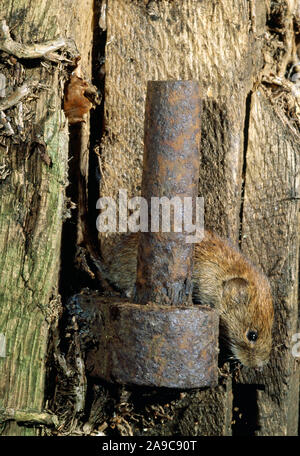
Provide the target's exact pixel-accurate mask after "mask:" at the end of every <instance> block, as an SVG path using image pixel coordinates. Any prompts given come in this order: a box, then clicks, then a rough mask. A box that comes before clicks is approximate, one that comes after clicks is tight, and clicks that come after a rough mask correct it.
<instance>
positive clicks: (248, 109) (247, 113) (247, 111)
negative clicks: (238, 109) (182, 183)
mask: <svg viewBox="0 0 300 456" xmlns="http://www.w3.org/2000/svg"><path fill="white" fill-rule="evenodd" d="M251 97H252V91H250V92H249V93H248V95H247V98H246V106H245V122H244V146H243V164H242V186H241V207H240V217H239V220H240V229H239V245H241V242H242V232H243V215H244V197H245V188H246V182H245V179H246V172H247V150H248V134H249V121H250V112H251Z"/></svg>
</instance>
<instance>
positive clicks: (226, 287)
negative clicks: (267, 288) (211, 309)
mask: <svg viewBox="0 0 300 456" xmlns="http://www.w3.org/2000/svg"><path fill="white" fill-rule="evenodd" d="M248 292H249V283H248V281H247V280H245V279H242V278H241V277H235V278H234V279H230V280H226V281H225V282H223V299H224V298H225V299H226V300H230V301H236V302H238V303H241V302H244V303H246V302H247V301H248V299H249V293H248Z"/></svg>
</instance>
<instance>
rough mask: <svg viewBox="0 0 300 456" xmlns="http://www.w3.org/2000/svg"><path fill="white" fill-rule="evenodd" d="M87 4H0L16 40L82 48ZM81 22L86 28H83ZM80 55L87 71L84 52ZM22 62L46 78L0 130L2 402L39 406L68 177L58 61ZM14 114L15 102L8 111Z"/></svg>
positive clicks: (11, 428)
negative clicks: (19, 127) (8, 131)
mask: <svg viewBox="0 0 300 456" xmlns="http://www.w3.org/2000/svg"><path fill="white" fill-rule="evenodd" d="M92 4H93V2H92V1H88V2H86V1H82V2H80V4H77V6H76V7H75V5H74V4H73V2H71V1H67V2H65V3H64V9H63V10H62V8H61V3H60V2H58V1H56V0H53V1H50V2H49V1H46V0H42V1H41V2H39V3H36V2H27V1H26V0H18V1H17V2H16V1H11V0H5V1H2V2H1V5H0V17H2V18H5V19H6V22H7V24H8V25H9V27H10V28H13V32H14V39H15V40H16V41H19V42H23V43H30V42H33V41H36V42H41V41H44V40H49V39H53V38H57V37H59V36H64V37H68V38H69V37H73V38H75V40H76V41H79V48H81V49H84V48H85V49H86V48H87V47H88V46H90V44H91V37H92V15H91V14H90V12H91V11H92ZM83 25H84V31H80V30H82V29H81V27H83ZM79 32H80V33H79ZM79 37H80V38H81V40H79V39H78V38H79ZM77 39H78V40H77ZM82 60H83V65H85V66H86V67H87V71H90V56H89V55H88V53H87V52H85V53H84V55H83V59H82ZM23 63H24V62H23ZM10 69H11V67H10V66H9V65H8V66H7V67H6V65H5V58H4V61H2V62H1V68H0V71H2V70H3V71H6V76H7V83H8V85H9V86H11V87H12V86H13V85H14V84H16V79H15V77H16V75H15V74H14V73H13V71H11V72H10ZM23 70H24V71H25V77H26V78H29V79H37V80H38V81H43V83H44V84H45V85H46V86H47V89H46V90H39V92H38V96H37V99H36V100H35V99H31V100H28V99H26V100H24V102H23V108H24V109H23V112H24V113H25V112H27V113H31V115H32V119H31V120H29V121H26V120H25V121H24V129H25V131H24V138H23V141H22V140H19V138H17V135H16V136H15V137H13V138H7V137H3V138H1V144H0V156H1V159H0V160H1V164H2V165H5V168H6V169H7V170H8V174H7V176H6V177H5V179H3V180H2V181H1V187H0V199H1V204H0V251H1V258H0V276H1V292H0V307H1V314H0V333H2V334H4V335H5V339H6V356H5V357H3V358H0V404H1V405H0V408H2V409H5V408H8V407H9V408H12V409H18V410H20V411H22V410H24V409H30V410H33V411H35V412H39V411H41V410H42V407H43V403H44V388H45V361H46V356H47V339H48V329H49V324H50V323H51V319H52V318H55V315H56V313H55V309H53V308H52V307H51V296H52V295H55V294H56V293H57V287H58V274H59V267H60V244H61V228H62V222H63V212H64V200H65V187H66V186H67V184H68V179H67V170H68V128H67V123H66V121H65V118H64V115H63V113H62V110H61V105H62V103H61V101H62V97H63V80H62V79H61V71H60V69H59V67H58V66H55V65H54V66H51V65H49V66H48V67H47V66H46V67H44V66H41V65H40V62H39V61H36V66H35V67H33V68H32V66H31V65H28V67H27V66H26V64H25V63H24V65H23ZM22 77H23V76H22ZM17 83H19V81H17ZM9 88H10V87H8V88H7V89H8V90H9ZM14 114H15V112H14V111H13V109H12V111H11V114H10V115H11V116H13V115H14ZM0 135H1V131H0ZM36 135H38V138H40V139H41V140H42V141H43V142H45V144H46V147H47V154H48V156H49V157H50V158H51V160H52V164H53V165H52V167H49V166H47V165H46V163H44V161H43V160H42V159H41V156H40V154H39V152H37V151H36V150H35V151H33V153H30V142H31V141H32V140H33V138H34V137H35V138H36V137H37V136H36ZM26 144H27V145H26ZM31 152H32V151H31ZM52 312H53V314H52ZM36 432H37V431H36V429H35V428H25V427H22V426H17V425H16V424H15V423H14V422H11V423H10V424H8V425H7V426H6V429H5V430H4V433H5V434H9V435H20V434H22V435H32V434H36Z"/></svg>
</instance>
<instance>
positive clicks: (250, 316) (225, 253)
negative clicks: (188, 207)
mask: <svg viewBox="0 0 300 456" xmlns="http://www.w3.org/2000/svg"><path fill="white" fill-rule="evenodd" d="M137 245H138V234H131V235H127V236H124V239H123V240H122V241H121V242H120V243H119V244H117V246H116V248H115V251H114V254H113V255H112V257H111V260H110V261H109V263H108V265H107V269H108V275H109V278H110V281H111V282H112V283H113V284H115V285H116V286H117V287H118V288H119V289H120V290H121V291H123V292H124V293H125V294H126V295H127V296H128V297H129V296H132V293H133V290H134V285H135V279H136V266H137ZM193 286H194V288H193V300H194V302H198V303H201V304H204V305H208V306H214V307H216V308H217V309H219V312H220V322H221V334H222V336H223V337H225V338H226V339H227V342H228V345H229V347H230V349H231V351H232V353H233V355H234V357H235V358H236V359H238V360H239V361H241V363H242V364H244V365H246V366H249V367H260V366H262V365H264V364H265V363H266V362H267V361H268V359H269V355H270V351H271V346H272V337H271V330H272V324H273V314H274V312H273V303H272V296H271V291H270V285H269V282H268V279H267V278H266V277H265V276H264V275H263V274H262V273H261V272H259V271H258V270H257V269H256V268H255V267H254V266H253V265H252V264H251V263H250V262H249V261H248V260H247V259H246V258H245V257H244V256H243V255H242V253H241V252H240V251H239V250H238V249H236V248H235V247H233V246H232V245H231V244H230V243H229V242H228V241H226V240H224V239H221V238H220V237H218V236H217V235H215V234H213V233H211V232H209V231H205V237H204V239H203V241H202V242H200V243H198V244H196V245H195V252H194V272H193ZM248 331H257V334H258V337H257V340H256V341H249V340H248V338H247V333H248Z"/></svg>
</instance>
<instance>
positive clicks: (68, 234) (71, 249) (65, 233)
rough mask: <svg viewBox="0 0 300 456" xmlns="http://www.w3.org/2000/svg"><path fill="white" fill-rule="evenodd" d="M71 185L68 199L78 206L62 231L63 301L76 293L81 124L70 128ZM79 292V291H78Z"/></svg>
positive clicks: (61, 280) (61, 291) (60, 289)
mask: <svg viewBox="0 0 300 456" xmlns="http://www.w3.org/2000/svg"><path fill="white" fill-rule="evenodd" d="M69 133H70V135H69V173H68V179H69V185H68V187H67V188H66V198H70V200H71V201H72V202H73V203H75V204H76V208H75V209H73V210H72V211H71V212H70V215H71V217H70V218H68V219H67V220H66V221H65V222H64V224H63V229H62V241H61V270H60V281H59V293H60V294H61V296H62V300H63V301H64V300H65V299H67V298H68V296H70V295H71V294H73V293H75V292H76V288H77V287H76V270H75V267H74V260H75V255H76V244H77V218H78V188H79V186H78V180H79V163H80V151H81V136H82V135H81V124H75V125H71V126H70V127H69ZM78 291H79V290H78Z"/></svg>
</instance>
